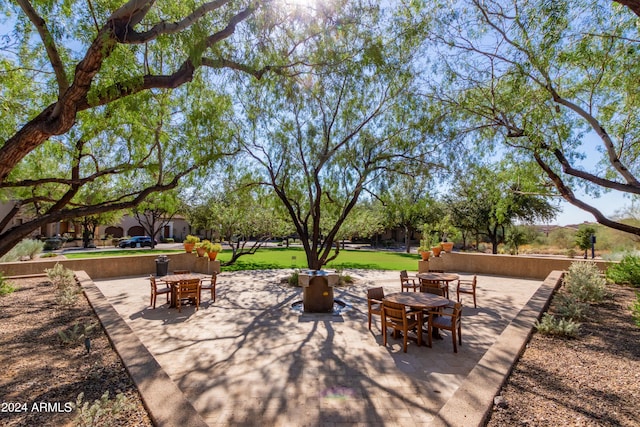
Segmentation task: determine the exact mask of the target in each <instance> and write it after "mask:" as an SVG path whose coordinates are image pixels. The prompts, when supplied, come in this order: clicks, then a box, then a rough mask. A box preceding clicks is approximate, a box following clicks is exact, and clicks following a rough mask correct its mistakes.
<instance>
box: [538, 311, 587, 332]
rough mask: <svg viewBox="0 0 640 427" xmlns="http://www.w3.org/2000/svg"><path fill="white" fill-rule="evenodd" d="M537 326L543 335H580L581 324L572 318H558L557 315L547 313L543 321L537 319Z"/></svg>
mask: <svg viewBox="0 0 640 427" xmlns="http://www.w3.org/2000/svg"><path fill="white" fill-rule="evenodd" d="M534 326H535V328H536V330H537V331H538V332H540V333H541V334H543V335H558V336H564V337H575V336H576V335H578V330H579V329H580V324H579V323H576V322H574V321H573V320H571V319H556V317H555V316H553V315H551V314H549V313H545V314H544V315H543V316H542V321H541V322H539V321H537V320H536V323H535V325H534Z"/></svg>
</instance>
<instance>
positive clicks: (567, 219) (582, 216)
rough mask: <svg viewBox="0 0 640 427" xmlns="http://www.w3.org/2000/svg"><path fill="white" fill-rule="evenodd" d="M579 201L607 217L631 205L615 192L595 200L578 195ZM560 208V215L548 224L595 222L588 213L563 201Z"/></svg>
mask: <svg viewBox="0 0 640 427" xmlns="http://www.w3.org/2000/svg"><path fill="white" fill-rule="evenodd" d="M580 199H581V200H583V201H585V202H587V203H590V204H592V205H593V206H594V207H596V208H598V209H599V210H600V211H601V212H602V213H603V214H605V215H607V216H611V215H613V214H615V213H616V212H618V211H620V210H621V209H622V208H624V207H628V206H629V205H630V204H631V201H630V200H629V199H625V198H624V197H623V196H622V195H621V194H620V193H616V192H611V193H607V194H603V195H602V196H601V197H600V198H597V199H593V198H591V197H587V196H583V195H580ZM560 208H561V209H562V213H560V214H558V216H557V217H556V219H555V220H553V221H551V222H550V224H555V225H571V224H581V223H583V222H585V221H589V222H595V218H594V217H593V215H591V214H590V213H589V212H586V211H583V210H582V209H578V208H577V207H575V206H573V205H571V204H569V203H567V202H565V201H562V202H561V204H560Z"/></svg>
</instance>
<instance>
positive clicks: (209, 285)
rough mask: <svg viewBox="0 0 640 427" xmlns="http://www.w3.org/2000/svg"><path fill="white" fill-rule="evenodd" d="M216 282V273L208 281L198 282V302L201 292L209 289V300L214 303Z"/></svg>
mask: <svg viewBox="0 0 640 427" xmlns="http://www.w3.org/2000/svg"><path fill="white" fill-rule="evenodd" d="M217 280H218V273H216V272H215V271H214V272H213V274H211V278H210V279H202V280H201V281H200V292H201V293H200V300H202V290H203V289H210V290H211V300H212V301H213V302H216V281H217Z"/></svg>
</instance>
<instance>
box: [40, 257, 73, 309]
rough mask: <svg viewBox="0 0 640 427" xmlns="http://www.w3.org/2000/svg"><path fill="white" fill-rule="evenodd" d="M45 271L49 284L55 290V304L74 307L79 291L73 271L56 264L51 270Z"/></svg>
mask: <svg viewBox="0 0 640 427" xmlns="http://www.w3.org/2000/svg"><path fill="white" fill-rule="evenodd" d="M45 271H46V272H47V277H49V280H50V281H51V283H53V284H54V285H55V287H56V288H57V290H56V303H58V304H59V305H62V306H67V307H68V306H72V305H74V304H75V303H76V301H77V300H78V294H80V289H79V287H78V284H77V283H76V278H75V276H74V274H73V271H72V270H69V269H68V268H65V267H64V266H63V265H62V264H60V263H56V265H55V266H54V267H53V268H48V269H46V270H45Z"/></svg>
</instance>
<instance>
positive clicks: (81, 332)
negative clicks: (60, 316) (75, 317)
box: [58, 322, 96, 345]
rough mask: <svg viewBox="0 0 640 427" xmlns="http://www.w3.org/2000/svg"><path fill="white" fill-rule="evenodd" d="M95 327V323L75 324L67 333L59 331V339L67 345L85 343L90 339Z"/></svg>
mask: <svg viewBox="0 0 640 427" xmlns="http://www.w3.org/2000/svg"><path fill="white" fill-rule="evenodd" d="M95 327H96V324H95V323H93V322H89V323H83V324H82V325H81V324H79V323H75V324H74V325H73V326H72V327H71V328H69V329H67V330H66V331H58V337H60V341H62V343H63V344H65V345H77V344H79V343H81V342H83V340H84V339H85V338H88V337H89V336H90V335H91V332H92V331H93V330H94V328H95Z"/></svg>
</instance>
